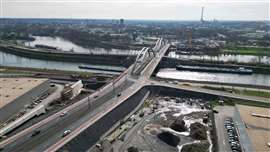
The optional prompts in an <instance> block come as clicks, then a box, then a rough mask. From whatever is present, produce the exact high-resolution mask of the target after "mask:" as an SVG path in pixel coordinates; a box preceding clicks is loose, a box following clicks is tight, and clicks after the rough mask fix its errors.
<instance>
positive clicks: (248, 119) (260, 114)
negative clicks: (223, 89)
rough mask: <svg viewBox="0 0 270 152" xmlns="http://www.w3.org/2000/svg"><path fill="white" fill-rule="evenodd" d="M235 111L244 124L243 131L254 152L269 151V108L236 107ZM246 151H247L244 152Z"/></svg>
mask: <svg viewBox="0 0 270 152" xmlns="http://www.w3.org/2000/svg"><path fill="white" fill-rule="evenodd" d="M236 108H237V111H238V112H239V114H240V117H241V119H242V121H243V123H244V124H245V131H246V132H247V135H248V137H249V139H250V142H251V145H250V146H252V147H253V149H254V151H261V152H263V151H265V152H266V151H270V132H269V130H270V110H269V108H262V107H254V106H245V105H237V106H236ZM246 151H247V150H246Z"/></svg>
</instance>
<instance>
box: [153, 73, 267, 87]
mask: <svg viewBox="0 0 270 152" xmlns="http://www.w3.org/2000/svg"><path fill="white" fill-rule="evenodd" d="M157 77H160V78H172V79H184V80H195V81H212V82H223V83H241V84H253V85H262V86H270V75H264V74H252V75H241V74H229V73H207V72H191V71H177V70H176V69H161V70H160V71H159V72H158V73H157Z"/></svg>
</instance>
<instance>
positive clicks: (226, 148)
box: [214, 106, 235, 152]
mask: <svg viewBox="0 0 270 152" xmlns="http://www.w3.org/2000/svg"><path fill="white" fill-rule="evenodd" d="M214 109H215V110H217V111H218V113H216V114H215V124H216V132H217V136H218V148H219V150H218V151H219V152H231V151H232V150H231V147H230V145H229V142H228V140H227V131H226V129H225V127H224V120H225V119H226V118H228V117H233V115H234V111H235V107H232V106H217V107H215V108H214Z"/></svg>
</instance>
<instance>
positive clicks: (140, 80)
mask: <svg viewBox="0 0 270 152" xmlns="http://www.w3.org/2000/svg"><path fill="white" fill-rule="evenodd" d="M169 47H170V45H169V44H164V41H162V40H159V42H158V43H157V45H156V46H155V47H154V48H155V49H154V51H155V52H156V54H155V57H153V58H151V60H148V61H147V63H146V64H144V66H145V67H144V68H143V69H142V70H141V71H140V72H138V73H139V75H136V76H134V75H133V74H132V69H135V68H133V66H135V65H132V66H131V67H130V68H128V69H127V70H126V71H124V72H123V73H122V74H121V75H120V76H119V77H118V78H117V79H115V80H114V81H113V82H111V83H109V84H107V85H106V86H105V87H104V88H102V89H100V90H98V91H97V92H95V93H94V94H92V95H91V96H89V97H87V98H85V99H83V100H81V101H79V102H77V103H75V104H73V105H71V106H69V107H67V108H65V109H63V110H62V111H60V112H58V113H56V114H54V115H52V116H50V117H48V118H46V119H44V120H43V121H41V122H39V123H37V124H35V125H33V126H31V127H30V128H27V129H25V130H23V131H22V132H20V133H18V134H16V135H14V136H12V137H10V138H8V139H6V140H4V141H2V142H1V143H0V147H1V148H3V150H4V151H12V152H13V151H15V152H16V151H18V152H19V151H20V152H21V151H30V150H32V151H48V152H51V151H56V150H58V149H60V148H61V147H63V146H64V145H66V144H67V143H69V142H70V141H72V140H73V139H75V138H76V136H78V135H79V134H80V133H82V132H83V131H84V130H86V129H87V128H89V127H90V126H91V125H93V124H95V123H96V122H98V121H99V120H100V119H102V118H103V117H104V116H106V115H107V114H109V113H110V112H112V111H113V110H114V109H116V108H117V107H118V106H119V105H121V104H122V103H124V102H125V101H127V100H128V99H129V98H130V97H132V96H133V95H134V94H136V93H137V92H138V91H140V90H141V89H142V88H144V87H145V86H150V85H155V86H157V87H158V86H165V87H170V88H175V89H181V90H187V91H195V92H200V93H207V94H211V95H216V96H226V97H233V98H237V99H248V100H255V101H258V102H265V100H264V99H261V98H254V97H252V98H251V97H247V96H241V95H234V94H229V93H224V92H219V91H212V90H207V89H199V88H193V87H188V86H179V85H174V84H167V83H162V82H158V81H154V80H150V79H149V78H150V77H151V75H152V73H153V72H154V70H155V69H156V67H157V66H158V64H159V62H160V60H161V59H162V57H163V56H164V54H165V53H166V52H167V50H168V49H169ZM63 112H66V113H67V114H66V115H64V116H60V115H61V113H63ZM35 130H39V131H40V133H39V134H37V135H35V136H33V133H34V131H35ZM65 130H71V133H70V134H68V135H66V136H65V137H62V135H63V132H64V131H65Z"/></svg>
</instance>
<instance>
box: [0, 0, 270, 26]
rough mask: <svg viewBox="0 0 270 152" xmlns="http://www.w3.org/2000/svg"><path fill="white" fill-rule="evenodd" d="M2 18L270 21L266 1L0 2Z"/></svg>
mask: <svg viewBox="0 0 270 152" xmlns="http://www.w3.org/2000/svg"><path fill="white" fill-rule="evenodd" d="M0 2H1V3H0V4H1V7H0V9H1V11H0V13H1V17H4V18H74V19H75V18H84V19H88V18H89V19H118V18H124V19H142V20H149V19H150V20H198V21H199V20H200V18H201V7H202V6H204V8H205V10H204V20H213V19H216V20H270V19H269V9H270V8H269V1H268V0H228V1H222V0H189V1H184V0H167V1H161V0H136V1H135V0H0Z"/></svg>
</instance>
